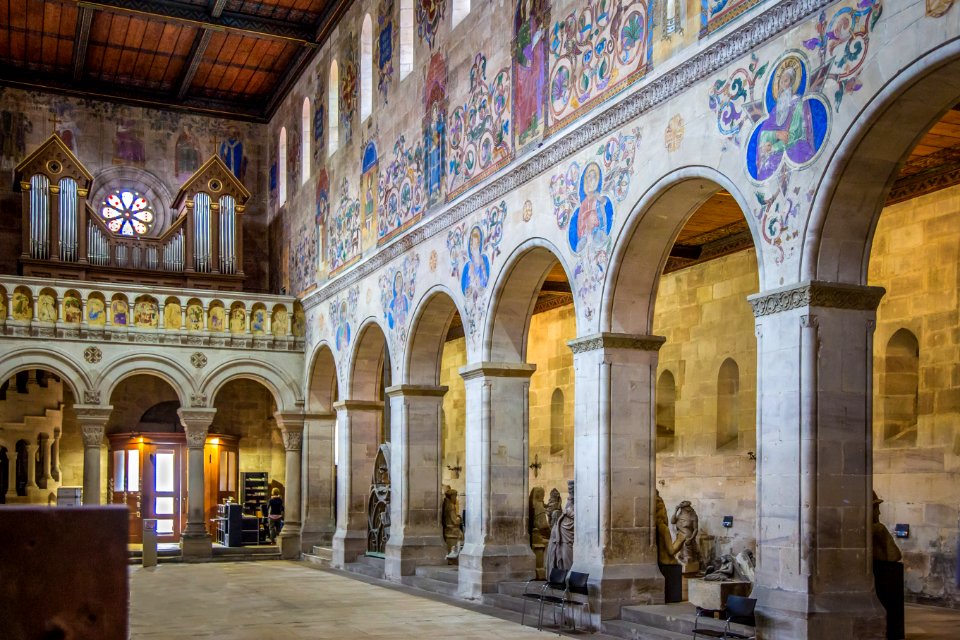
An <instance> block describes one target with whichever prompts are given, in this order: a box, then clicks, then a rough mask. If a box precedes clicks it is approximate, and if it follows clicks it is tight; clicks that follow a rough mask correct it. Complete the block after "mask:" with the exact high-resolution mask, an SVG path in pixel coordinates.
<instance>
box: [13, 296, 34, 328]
mask: <svg viewBox="0 0 960 640" xmlns="http://www.w3.org/2000/svg"><path fill="white" fill-rule="evenodd" d="M10 313H11V315H12V316H13V319H14V320H20V321H25V320H32V319H33V303H32V302H31V300H30V296H29V295H27V294H26V293H24V292H23V291H21V290H19V289H18V290H15V291H14V292H13V303H12V304H11V306H10Z"/></svg>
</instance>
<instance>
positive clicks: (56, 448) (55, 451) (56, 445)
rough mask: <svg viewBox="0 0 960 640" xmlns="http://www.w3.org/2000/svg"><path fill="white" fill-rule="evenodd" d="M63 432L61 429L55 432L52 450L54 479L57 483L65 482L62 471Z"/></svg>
mask: <svg viewBox="0 0 960 640" xmlns="http://www.w3.org/2000/svg"><path fill="white" fill-rule="evenodd" d="M61 435H62V431H61V430H60V429H54V430H53V447H52V448H51V450H50V455H51V456H52V457H53V460H52V465H53V479H54V480H56V481H57V482H61V483H62V482H63V476H62V475H61V474H62V470H61V469H60V436H61Z"/></svg>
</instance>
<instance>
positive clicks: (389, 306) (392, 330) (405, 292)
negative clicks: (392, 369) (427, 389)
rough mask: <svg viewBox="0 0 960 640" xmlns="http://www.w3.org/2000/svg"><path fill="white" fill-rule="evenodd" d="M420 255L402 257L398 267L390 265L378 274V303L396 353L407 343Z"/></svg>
mask: <svg viewBox="0 0 960 640" xmlns="http://www.w3.org/2000/svg"><path fill="white" fill-rule="evenodd" d="M419 266H420V255H419V254H416V253H414V254H412V255H407V256H406V257H404V259H403V262H402V263H401V264H400V266H399V267H392V268H389V269H387V270H386V271H384V273H382V274H381V275H380V304H381V307H382V308H383V319H384V321H385V322H386V323H387V330H388V332H389V337H390V343H391V346H392V347H393V349H394V351H395V352H396V353H400V352H402V351H403V347H404V345H406V343H407V330H408V328H407V322H408V320H409V315H410V310H411V309H412V308H413V302H414V294H416V291H417V268H418V267H419Z"/></svg>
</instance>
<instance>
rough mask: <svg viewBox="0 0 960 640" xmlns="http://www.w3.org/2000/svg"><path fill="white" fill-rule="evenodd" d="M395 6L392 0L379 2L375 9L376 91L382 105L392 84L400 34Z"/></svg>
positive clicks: (385, 102)
mask: <svg viewBox="0 0 960 640" xmlns="http://www.w3.org/2000/svg"><path fill="white" fill-rule="evenodd" d="M395 4H396V3H395V1H394V0H380V5H379V7H378V9H377V34H378V35H377V38H376V40H377V42H376V47H377V50H376V60H377V90H378V91H379V92H380V96H381V97H382V98H383V103H384V104H387V94H388V93H389V91H390V84H391V83H392V82H393V51H394V49H395V48H396V43H397V36H398V35H399V33H400V32H399V31H398V30H397V28H396V18H395V16H396V15H397V14H396V10H395Z"/></svg>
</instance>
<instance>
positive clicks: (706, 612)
mask: <svg viewBox="0 0 960 640" xmlns="http://www.w3.org/2000/svg"><path fill="white" fill-rule="evenodd" d="M756 607H757V601H756V599H755V598H744V597H743V596H727V602H726V606H724V608H723V609H721V610H720V612H719V613H720V616H721V617H722V618H724V620H725V623H724V625H723V629H716V628H712V627H701V626H700V619H701V618H703V617H707V616H709V617H710V618H713V616H714V614H715V613H717V612H716V611H714V610H712V609H700V608H699V607H698V608H697V619H696V621H695V622H694V624H693V637H694V638H696V637H697V636H705V637H707V638H721V639H722V640H728V639H729V640H752V639H755V638H756V637H757V634H756V632H754V633H752V634H750V635H746V634H743V633H740V632H738V631H731V629H730V625H731V624H738V625H743V626H746V627H756V626H757V621H756V618H755V617H754V615H753V611H754V609H756Z"/></svg>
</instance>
